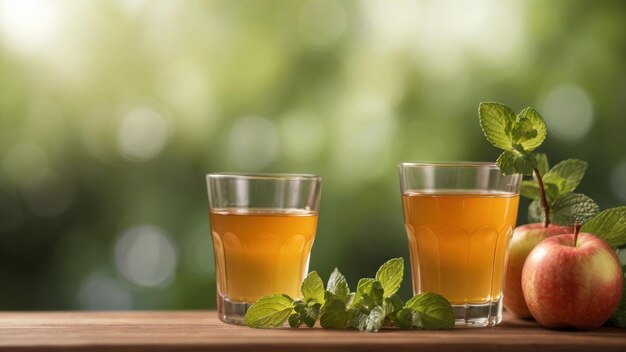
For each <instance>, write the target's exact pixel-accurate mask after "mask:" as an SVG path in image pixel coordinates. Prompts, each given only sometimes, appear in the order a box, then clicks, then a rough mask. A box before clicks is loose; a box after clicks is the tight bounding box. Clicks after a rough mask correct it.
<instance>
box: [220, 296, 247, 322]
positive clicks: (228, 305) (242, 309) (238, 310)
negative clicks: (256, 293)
mask: <svg viewBox="0 0 626 352" xmlns="http://www.w3.org/2000/svg"><path fill="white" fill-rule="evenodd" d="M251 306H252V303H245V302H231V301H229V300H228V298H226V297H222V296H221V295H220V294H218V295H217V316H218V318H219V319H220V320H221V321H223V322H225V323H228V324H234V325H246V324H245V322H244V318H243V316H244V315H246V312H247V311H248V309H250V307H251Z"/></svg>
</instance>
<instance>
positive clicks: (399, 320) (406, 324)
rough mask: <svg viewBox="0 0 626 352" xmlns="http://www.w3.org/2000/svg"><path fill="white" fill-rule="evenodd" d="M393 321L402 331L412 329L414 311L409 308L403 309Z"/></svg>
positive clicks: (394, 315)
mask: <svg viewBox="0 0 626 352" xmlns="http://www.w3.org/2000/svg"><path fill="white" fill-rule="evenodd" d="M391 319H392V321H393V322H394V323H395V324H396V325H397V326H398V327H399V328H400V329H410V328H412V327H413V311H412V310H411V309H409V308H402V309H400V310H399V311H397V312H396V313H395V314H393V316H392V317H391Z"/></svg>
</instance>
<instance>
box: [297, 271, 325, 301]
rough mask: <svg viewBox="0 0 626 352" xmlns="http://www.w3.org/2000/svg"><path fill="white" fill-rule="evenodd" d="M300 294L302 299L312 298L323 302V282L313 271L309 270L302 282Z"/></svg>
mask: <svg viewBox="0 0 626 352" xmlns="http://www.w3.org/2000/svg"><path fill="white" fill-rule="evenodd" d="M301 290H302V296H303V299H304V301H309V300H311V299H314V300H316V301H318V302H319V303H322V304H324V282H323V281H322V278H321V277H320V276H319V275H318V274H317V272H315V271H311V272H310V273H309V275H307V276H306V278H305V279H304V281H303V282H302V288H301Z"/></svg>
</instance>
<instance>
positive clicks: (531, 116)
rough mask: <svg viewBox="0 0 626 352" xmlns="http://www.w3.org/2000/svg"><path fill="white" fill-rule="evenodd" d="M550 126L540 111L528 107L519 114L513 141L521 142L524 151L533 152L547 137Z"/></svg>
mask: <svg viewBox="0 0 626 352" xmlns="http://www.w3.org/2000/svg"><path fill="white" fill-rule="evenodd" d="M547 133H548V128H547V127H546V123H545V121H544V120H543V118H542V117H541V115H539V113H538V112H537V111H536V110H535V109H533V108H531V107H528V108H526V109H524V110H522V112H520V113H519V114H518V115H517V119H516V122H515V123H514V125H513V128H512V131H511V134H512V137H513V143H515V144H520V145H521V146H522V148H523V150H524V151H527V152H532V151H533V150H535V149H537V147H539V146H540V145H541V143H543V141H544V139H546V135H547Z"/></svg>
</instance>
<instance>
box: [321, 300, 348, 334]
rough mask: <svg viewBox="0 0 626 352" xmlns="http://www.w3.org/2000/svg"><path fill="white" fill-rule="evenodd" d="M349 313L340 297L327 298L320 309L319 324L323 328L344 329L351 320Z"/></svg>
mask: <svg viewBox="0 0 626 352" xmlns="http://www.w3.org/2000/svg"><path fill="white" fill-rule="evenodd" d="M351 315H352V314H351V313H350V312H349V311H348V310H347V309H346V304H345V302H344V301H342V300H340V299H336V298H335V299H327V300H326V303H324V305H323V306H322V308H321V310H320V325H321V326H322V327H323V328H325V329H345V328H347V327H348V326H350V323H351V321H352V319H351V318H352V317H351Z"/></svg>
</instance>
